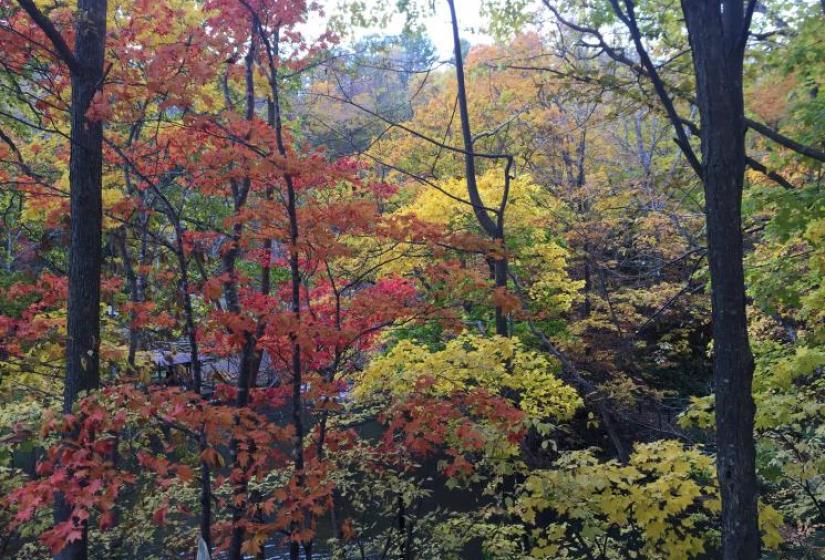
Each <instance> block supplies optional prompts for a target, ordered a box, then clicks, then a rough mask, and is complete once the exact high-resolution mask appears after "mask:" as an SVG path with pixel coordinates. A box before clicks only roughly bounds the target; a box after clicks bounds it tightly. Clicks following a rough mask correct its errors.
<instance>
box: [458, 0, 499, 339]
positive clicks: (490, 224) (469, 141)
mask: <svg viewBox="0 0 825 560" xmlns="http://www.w3.org/2000/svg"><path fill="white" fill-rule="evenodd" d="M447 4H448V5H449V7H450V16H451V21H452V30H453V54H454V56H455V75H456V84H457V90H456V91H457V96H458V111H459V116H460V118H461V137H462V140H463V143H464V172H465V175H466V182H467V195H468V196H469V198H470V203H471V204H472V206H473V213H474V214H475V216H476V219H477V220H478V223H479V226H481V229H482V231H484V232H485V233H486V234H487V235H488V236H490V237H491V238H492V239H493V240H494V241H497V242H499V243H500V244H501V251H502V252H503V251H504V249H505V247H504V207H505V206H506V204H507V186H508V185H505V189H504V194H503V196H502V200H501V204H500V205H499V215H498V219H497V220H493V219H492V218H490V215H489V213H488V212H487V210H486V208H485V205H484V201H483V200H482V198H481V194H480V193H479V191H478V183H477V181H476V166H475V156H474V153H475V150H474V148H473V134H472V129H471V127H470V111H469V109H468V106H467V87H466V85H465V83H464V56H463V54H462V52H461V38H460V36H459V33H458V18H457V17H456V12H455V2H454V0H447ZM509 167H510V166H509V165H508V167H507V169H506V170H505V173H504V181H505V183H507V182H508V181H509V173H510V168H509ZM493 278H494V280H495V285H496V288H497V289H498V288H506V287H507V257H506V256H502V257H501V258H499V259H497V260H496V261H495V264H494V265H493ZM495 322H496V334H497V335H499V336H508V328H507V315H506V313H504V310H503V309H502V307H501V306H500V305H497V306H496V308H495Z"/></svg>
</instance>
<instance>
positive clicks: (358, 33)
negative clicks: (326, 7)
mask: <svg viewBox="0 0 825 560" xmlns="http://www.w3.org/2000/svg"><path fill="white" fill-rule="evenodd" d="M481 2H482V0H455V7H456V16H457V17H458V25H459V32H460V33H461V38H462V39H464V40H467V41H469V42H470V44H472V45H478V44H486V43H491V42H492V39H491V38H490V36H489V35H487V34H486V33H484V31H483V30H484V27H485V25H486V23H485V21H484V19H485V18H483V17H482V15H481ZM367 4H368V5H370V4H375V0H367ZM427 14H428V15H427V16H426V17H425V19H424V22H423V23H424V29H425V31H426V33H427V35H428V36H429V38H430V40H431V41H432V42H433V45H435V48H436V51H437V52H438V56H439V58H440V59H442V60H443V59H448V58H451V57H452V55H453V35H452V33H453V32H452V28H451V26H450V9H449V7H448V6H447V2H446V1H445V0H436V2H435V13H433V14H430V12H429V11H427ZM327 15H329V14H327ZM403 26H404V17H403V16H401V15H399V14H396V15H395V17H393V18H392V20H391V21H390V22H389V24H388V25H386V26H383V27H373V28H367V29H363V28H362V29H357V30H355V33H354V37H352V38H350V40H349V41H345V44H347V43H348V42H350V43H351V42H352V41H357V40H358V39H359V38H361V37H365V36H368V35H395V34H398V33H400V32H401V30H402V28H403ZM325 28H326V21H325V20H321V19H320V18H314V19H310V21H308V22H307V24H306V26H305V30H304V31H305V33H306V35H307V36H309V37H313V36H318V35H319V34H320V33H321V32H323V30H324V29H325Z"/></svg>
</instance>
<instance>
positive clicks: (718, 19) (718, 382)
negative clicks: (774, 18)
mask: <svg viewBox="0 0 825 560" xmlns="http://www.w3.org/2000/svg"><path fill="white" fill-rule="evenodd" d="M722 4H723V5H720V3H719V2H718V1H712V0H683V2H682V9H683V11H684V14H685V20H686V23H687V28H688V35H689V38H690V44H691V49H692V52H693V65H694V70H695V74H696V93H697V96H696V101H697V105H698V107H699V113H700V116H701V127H702V133H701V146H702V177H703V183H704V189H705V214H706V219H707V232H708V260H709V263H710V276H711V283H712V290H711V300H712V317H713V348H714V381H715V392H716V407H715V410H716V439H717V471H718V477H719V487H720V490H721V495H722V552H723V558H724V559H725V560H751V559H756V558H759V555H760V536H759V527H758V511H757V478H756V465H755V445H754V439H753V419H754V412H755V407H754V403H753V397H752V395H751V385H752V381H753V370H754V364H753V356H752V354H751V350H750V345H749V341H748V324H747V316H746V311H745V305H746V299H745V279H744V270H743V264H742V257H743V239H742V226H741V222H742V216H741V207H742V187H743V183H744V174H745V115H744V101H743V95H742V67H743V55H744V45H745V41H746V39H747V35H746V34H747V30H748V27H749V15H747V14H745V13H744V9H743V3H742V1H741V0H725V1H724V2H723V3H722ZM720 8H721V9H720Z"/></svg>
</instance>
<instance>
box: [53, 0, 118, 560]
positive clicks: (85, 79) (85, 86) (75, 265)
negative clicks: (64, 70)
mask: <svg viewBox="0 0 825 560" xmlns="http://www.w3.org/2000/svg"><path fill="white" fill-rule="evenodd" d="M75 34H76V42H75V53H74V56H75V60H76V61H77V62H78V64H77V65H75V67H73V69H72V73H71V82H72V104H71V156H70V162H69V185H70V207H71V214H70V215H71V244H70V246H69V300H68V319H67V324H66V376H65V380H64V387H63V412H64V413H67V414H68V413H70V412H71V411H72V406H73V405H74V403H75V400H77V396H78V394H79V393H80V392H81V391H88V390H92V389H96V388H97V387H98V386H99V385H100V356H99V349H100V269H101V263H102V260H103V259H102V248H103V247H102V233H101V230H102V226H103V202H102V198H101V189H102V174H103V124H102V123H101V122H100V121H96V122H91V121H89V120H87V119H86V111H87V110H88V108H89V105H90V104H91V102H92V98H93V97H94V95H95V93H96V92H97V91H98V90H100V88H101V86H102V83H103V59H104V54H105V47H106V0H79V1H78V5H77V17H76V23H75ZM71 509H72V508H71V506H70V505H69V504H68V503H66V501H65V499H64V498H63V496H61V495H58V496H56V499H55V512H54V516H55V522H57V523H61V522H65V521H67V520H69V518H70V516H71ZM87 557H88V535H87V531H86V529H85V527H84V530H83V536H82V538H81V539H80V540H78V541H74V542H72V543H69V544H68V545H66V547H65V548H64V549H63V550H61V551H60V552H59V553H57V555H56V556H55V558H56V559H58V560H86V558H87Z"/></svg>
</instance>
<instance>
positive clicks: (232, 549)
mask: <svg viewBox="0 0 825 560" xmlns="http://www.w3.org/2000/svg"><path fill="white" fill-rule="evenodd" d="M255 47H256V41H255V26H254V22H253V21H250V43H249V50H248V51H247V54H246V57H245V60H244V64H245V70H246V115H245V117H246V120H248V121H251V120H252V119H253V118H254V116H255V78H254V65H255V51H256V49H255ZM250 188H251V181H250V179H249V178H246V179H244V180H243V181H242V183H241V184H240V185H234V186H233V191H234V192H233V195H234V199H235V212H236V213H237V212H238V211H240V209H241V208H242V207H243V206H244V205H245V204H246V199H247V196H248V195H249V190H250ZM242 233H243V225H242V224H241V223H240V222H236V223H235V225H234V226H233V229H232V238H231V243H232V247H231V248H230V249H229V250H228V251H227V252H226V254H225V255H224V259H223V260H224V272H225V273H226V274H227V277H228V279H227V280H226V282H224V297H225V299H226V307H227V309H228V310H229V311H230V312H232V313H236V314H240V313H241V311H242V309H241V304H240V300H239V298H238V286H237V278H236V270H235V261H236V260H237V257H238V253H239V251H240V241H241V235H242ZM256 346H257V340H256V337H255V333H253V332H249V331H246V332H244V344H243V347H242V348H241V363H240V366H239V370H238V381H237V390H238V393H237V397H236V401H235V405H236V406H237V407H238V408H239V409H241V408H244V407H246V405H247V404H248V403H249V392H250V389H251V385H252V380H253V379H254V377H255V375H256V373H257V371H256V370H257V364H259V363H260V360H258V359H257V353H256ZM230 447H231V451H232V457H233V461H234V462H235V468H237V469H244V468H245V466H243V465H240V464H238V441H237V439H233V440H232V442H231V445H230ZM246 489H247V481H246V479H245V476H244V477H242V480H240V481H239V482H238V483H237V484H236V486H235V490H234V492H235V505H234V506H233V511H232V522H233V525H234V526H233V528H232V539H231V541H230V545H229V550H228V557H229V560H241V558H242V557H243V555H242V553H241V547H242V545H243V538H244V528H243V526H242V525H241V524H240V522H241V520H242V519H243V514H244V510H245V509H246V498H245V494H246Z"/></svg>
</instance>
